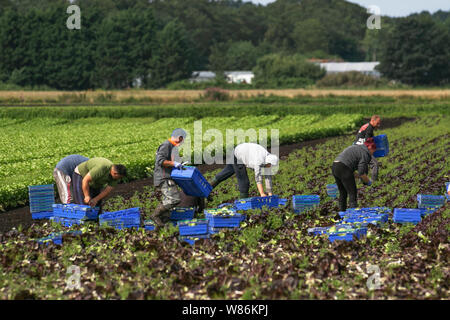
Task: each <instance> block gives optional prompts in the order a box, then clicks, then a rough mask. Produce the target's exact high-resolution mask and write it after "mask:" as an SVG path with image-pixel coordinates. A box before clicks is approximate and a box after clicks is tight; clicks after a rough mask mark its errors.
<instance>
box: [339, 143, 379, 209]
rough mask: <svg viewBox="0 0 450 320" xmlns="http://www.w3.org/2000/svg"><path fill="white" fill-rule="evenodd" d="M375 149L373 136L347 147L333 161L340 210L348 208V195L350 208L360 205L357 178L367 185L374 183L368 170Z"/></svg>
mask: <svg viewBox="0 0 450 320" xmlns="http://www.w3.org/2000/svg"><path fill="white" fill-rule="evenodd" d="M375 150H376V146H375V143H374V142H373V138H368V139H366V141H365V142H364V144H354V145H351V146H350V147H347V148H346V149H345V150H344V151H343V152H342V153H341V154H339V155H338V157H337V158H336V160H335V161H334V162H333V166H332V173H333V176H334V179H335V180H336V184H337V186H338V188H339V211H345V210H347V195H348V197H349V199H350V208H357V207H358V204H357V200H356V197H357V189H356V181H355V178H360V179H361V181H362V182H363V183H364V184H365V185H368V186H370V185H371V184H372V181H371V180H370V179H369V177H368V176H367V172H368V165H369V163H370V160H371V157H372V155H373V153H374V152H375ZM355 171H357V173H356V172H355Z"/></svg>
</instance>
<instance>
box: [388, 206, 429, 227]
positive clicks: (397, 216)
mask: <svg viewBox="0 0 450 320" xmlns="http://www.w3.org/2000/svg"><path fill="white" fill-rule="evenodd" d="M422 212H423V210H421V209H405V208H395V209H394V217H393V221H394V222H395V223H402V224H404V223H412V224H418V223H419V222H420V221H421V220H422Z"/></svg>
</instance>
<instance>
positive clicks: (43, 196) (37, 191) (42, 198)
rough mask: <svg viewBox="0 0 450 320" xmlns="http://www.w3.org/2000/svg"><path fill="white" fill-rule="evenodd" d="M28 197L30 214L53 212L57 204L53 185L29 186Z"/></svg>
mask: <svg viewBox="0 0 450 320" xmlns="http://www.w3.org/2000/svg"><path fill="white" fill-rule="evenodd" d="M28 197H29V201H30V212H31V213H39V212H49V211H52V210H53V209H52V204H53V203H55V192H54V186H53V184H47V185H37V186H28Z"/></svg>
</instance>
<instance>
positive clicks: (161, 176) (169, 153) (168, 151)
mask: <svg viewBox="0 0 450 320" xmlns="http://www.w3.org/2000/svg"><path fill="white" fill-rule="evenodd" d="M185 138H186V131H184V130H183V129H179V128H178V129H175V130H174V131H173V132H172V135H171V137H170V139H168V140H166V141H164V142H163V143H162V144H161V145H160V146H159V147H158V150H157V151H156V159H155V170H154V172H153V184H154V186H155V187H156V188H158V189H159V190H160V191H161V193H162V198H161V203H160V204H159V205H158V206H157V207H156V209H155V211H154V212H153V214H152V215H150V218H151V219H152V220H153V221H154V222H155V224H156V226H157V227H162V226H163V225H164V223H166V222H168V221H169V219H170V211H171V210H172V209H173V208H175V206H176V205H178V204H179V203H180V202H181V196H180V192H179V191H178V187H177V185H176V184H175V181H173V180H172V179H171V173H172V169H173V168H177V169H180V168H182V167H183V165H182V164H181V163H180V162H178V161H176V159H175V152H174V149H175V148H177V147H178V146H179V145H181V143H183V141H184V139H185Z"/></svg>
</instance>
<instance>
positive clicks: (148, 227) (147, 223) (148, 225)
mask: <svg viewBox="0 0 450 320" xmlns="http://www.w3.org/2000/svg"><path fill="white" fill-rule="evenodd" d="M144 229H145V230H147V231H154V230H155V223H154V222H153V221H152V220H145V221H144Z"/></svg>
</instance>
